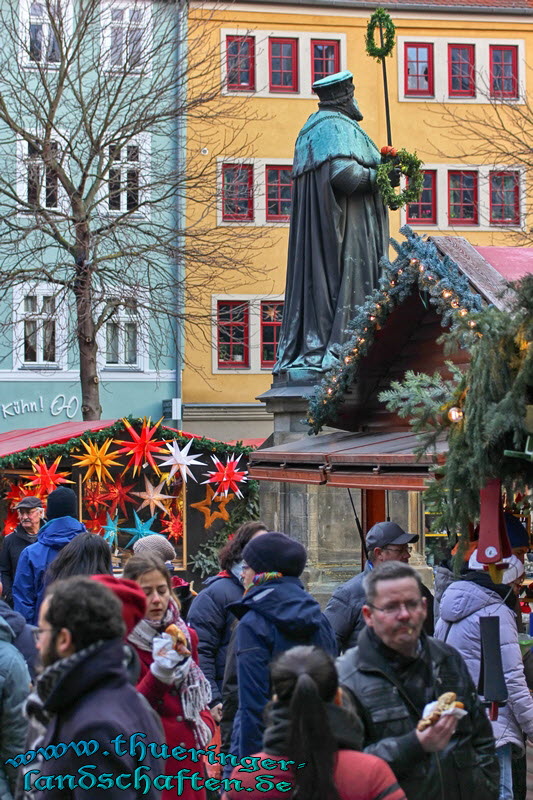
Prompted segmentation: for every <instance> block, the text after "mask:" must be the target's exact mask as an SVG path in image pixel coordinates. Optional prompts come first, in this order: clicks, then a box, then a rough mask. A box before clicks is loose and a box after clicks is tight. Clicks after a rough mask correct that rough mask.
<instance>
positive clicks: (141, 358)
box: [97, 288, 149, 375]
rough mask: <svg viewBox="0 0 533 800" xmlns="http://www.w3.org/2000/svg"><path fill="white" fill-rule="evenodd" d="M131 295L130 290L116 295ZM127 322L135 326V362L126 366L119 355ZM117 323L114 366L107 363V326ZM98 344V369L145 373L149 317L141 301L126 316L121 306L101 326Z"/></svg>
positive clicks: (147, 366) (118, 292) (121, 352)
mask: <svg viewBox="0 0 533 800" xmlns="http://www.w3.org/2000/svg"><path fill="white" fill-rule="evenodd" d="M128 294H131V289H126V288H125V289H124V290H117V292H116V295H117V296H120V297H124V296H127V295H128ZM128 322H135V324H136V326H137V360H136V362H135V363H134V364H127V363H126V362H125V361H124V360H123V358H121V355H123V353H124V337H125V334H124V328H123V326H124V325H125V324H126V323H128ZM110 323H118V325H119V362H118V363H116V364H113V363H108V362H107V325H108V324H110ZM97 343H98V369H99V371H100V372H105V373H106V375H107V374H109V373H110V372H121V373H123V372H147V371H148V368H149V356H148V349H149V315H148V312H147V310H146V308H145V307H143V305H142V300H141V301H140V302H139V304H138V307H137V310H136V311H135V312H134V313H133V314H132V315H130V314H128V313H127V311H126V309H125V308H124V307H123V306H121V307H120V309H119V310H118V311H116V312H115V313H114V314H112V315H111V316H110V317H109V319H108V320H106V322H104V324H103V325H102V327H101V328H100V330H99V331H98V334H97Z"/></svg>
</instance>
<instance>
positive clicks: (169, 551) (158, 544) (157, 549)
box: [133, 533, 176, 561]
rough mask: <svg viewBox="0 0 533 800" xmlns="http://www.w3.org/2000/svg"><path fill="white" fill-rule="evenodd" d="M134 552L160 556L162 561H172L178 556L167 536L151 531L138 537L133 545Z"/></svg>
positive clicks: (138, 554)
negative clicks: (147, 534)
mask: <svg viewBox="0 0 533 800" xmlns="http://www.w3.org/2000/svg"><path fill="white" fill-rule="evenodd" d="M133 552H134V553H135V555H136V556H140V555H143V556H148V555H151V556H158V558H160V559H161V560H162V561H172V559H174V558H176V551H175V550H174V548H173V546H172V544H171V543H170V542H169V540H168V539H167V537H166V536H163V535H162V534H161V533H151V534H150V535H149V536H143V537H142V538H141V539H137V541H136V542H135V544H134V545H133Z"/></svg>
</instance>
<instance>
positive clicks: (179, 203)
mask: <svg viewBox="0 0 533 800" xmlns="http://www.w3.org/2000/svg"><path fill="white" fill-rule="evenodd" d="M187 28H188V3H187V0H177V42H176V47H175V56H176V75H177V76H178V77H179V80H177V81H176V104H177V108H181V109H185V108H186V100H187V59H188V54H187ZM186 143H187V117H186V115H185V114H180V115H179V116H178V117H177V120H176V137H175V145H174V147H175V153H174V163H175V169H176V178H177V186H176V196H175V208H174V213H175V222H176V258H175V263H174V276H175V282H176V291H175V300H174V301H175V304H176V320H175V331H174V333H175V353H176V356H175V369H176V379H175V388H174V395H175V399H176V400H177V401H178V402H177V409H176V412H174V411H173V412H172V417H173V423H174V425H175V427H177V428H179V429H180V430H181V429H182V428H183V397H182V393H183V381H182V374H183V361H184V359H183V352H184V346H185V330H184V326H185V298H184V286H185V256H184V252H185V236H184V233H183V231H184V230H185V224H186V222H185V213H186V196H185V193H186V192H185V186H186V183H185V174H186V169H187V159H186ZM173 407H175V406H174V403H173ZM175 413H176V416H175ZM174 416H175V418H174Z"/></svg>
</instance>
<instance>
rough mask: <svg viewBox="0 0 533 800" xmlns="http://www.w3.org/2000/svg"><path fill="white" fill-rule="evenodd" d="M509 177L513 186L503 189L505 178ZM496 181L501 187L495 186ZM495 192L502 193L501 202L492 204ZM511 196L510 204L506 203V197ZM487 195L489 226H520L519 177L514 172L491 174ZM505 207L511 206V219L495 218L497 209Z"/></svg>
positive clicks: (500, 171)
mask: <svg viewBox="0 0 533 800" xmlns="http://www.w3.org/2000/svg"><path fill="white" fill-rule="evenodd" d="M509 177H511V178H512V179H513V184H512V186H511V187H510V188H505V186H504V185H503V184H504V181H505V178H509ZM496 181H500V182H501V186H499V187H498V186H495V183H496ZM496 192H502V193H503V201H502V202H499V203H496V202H494V194H495V193H496ZM510 194H511V195H512V199H511V202H510V203H506V202H505V200H506V196H508V195H510ZM489 195H490V224H491V225H519V224H520V175H519V173H518V172H516V171H515V170H507V171H505V170H498V171H495V172H491V173H490V176H489ZM507 205H510V206H512V208H513V216H512V218H509V217H508V218H506V219H503V218H501V217H496V216H495V210H496V209H497V208H505V207H506V206H507Z"/></svg>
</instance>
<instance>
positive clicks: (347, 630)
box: [324, 522, 433, 653]
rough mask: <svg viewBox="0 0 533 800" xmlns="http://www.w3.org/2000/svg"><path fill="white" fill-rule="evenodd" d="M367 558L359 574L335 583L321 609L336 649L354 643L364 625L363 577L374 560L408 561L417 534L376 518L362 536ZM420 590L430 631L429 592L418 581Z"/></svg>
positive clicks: (369, 569)
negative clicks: (340, 582)
mask: <svg viewBox="0 0 533 800" xmlns="http://www.w3.org/2000/svg"><path fill="white" fill-rule="evenodd" d="M365 541H366V547H367V551H368V561H367V562H366V565H365V568H364V570H363V571H362V572H360V573H359V575H355V576H354V577H353V578H350V580H349V581H346V583H343V584H341V586H338V587H337V588H336V589H335V591H334V592H333V594H332V595H331V597H330V599H329V602H328V604H327V606H326V608H325V610H324V614H325V615H326V617H327V618H328V620H329V624H330V625H331V627H332V628H333V630H334V631H335V636H336V638H337V646H338V648H339V653H344V651H345V650H348V649H349V648H350V647H355V645H356V644H357V637H358V636H359V634H360V632H361V631H362V630H363V629H364V627H365V621H364V619H363V613H362V609H363V604H364V602H365V590H364V588H363V580H364V579H365V576H366V575H368V573H369V572H370V571H371V570H372V568H373V567H374V566H375V565H377V564H382V563H383V562H384V561H401V562H402V563H404V564H408V563H409V558H410V555H411V545H412V544H414V543H415V542H417V541H418V534H416V533H406V531H404V530H403V528H401V527H400V526H399V525H397V524H396V522H376V524H375V525H372V527H371V528H370V530H369V531H368V533H367V534H366V537H365ZM422 592H423V594H424V597H425V598H426V599H427V601H428V612H429V613H428V616H427V617H426V620H425V623H424V630H425V631H426V633H428V634H429V635H432V634H433V596H432V594H431V592H430V591H429V589H428V588H427V587H425V586H424V585H422Z"/></svg>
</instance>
